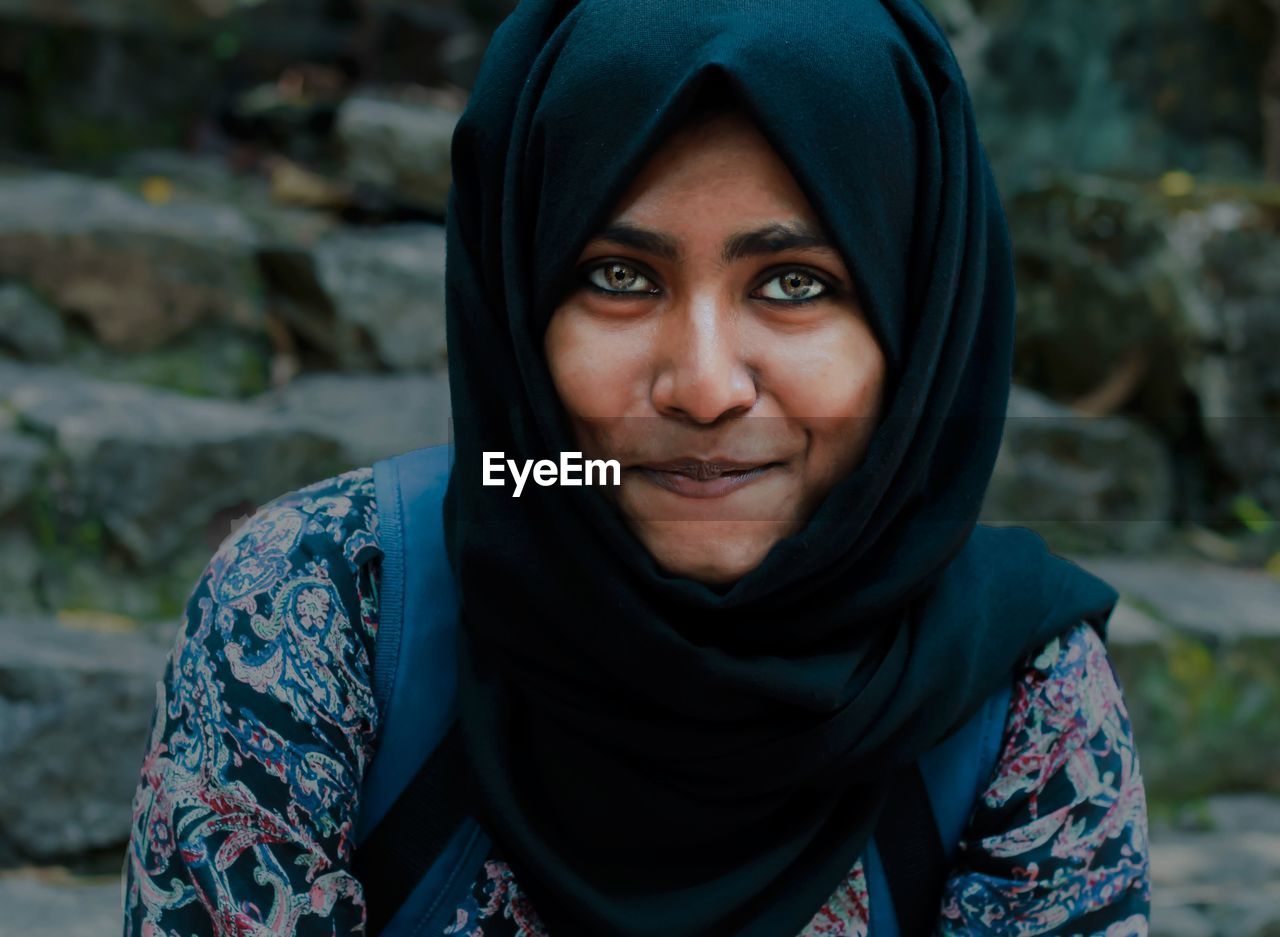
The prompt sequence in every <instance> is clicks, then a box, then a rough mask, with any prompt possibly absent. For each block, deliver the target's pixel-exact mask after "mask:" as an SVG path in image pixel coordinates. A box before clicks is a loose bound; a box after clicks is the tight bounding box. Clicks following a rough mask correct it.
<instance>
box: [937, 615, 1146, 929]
mask: <svg viewBox="0 0 1280 937" xmlns="http://www.w3.org/2000/svg"><path fill="white" fill-rule="evenodd" d="M957 873H958V874H957V875H956V876H955V877H954V878H953V880H952V881H951V882H950V883H949V885H948V890H947V895H946V901H945V902H944V915H943V919H944V922H945V924H946V926H944V928H943V933H946V934H951V933H969V932H971V931H970V930H969V929H968V928H970V927H976V926H977V923H978V922H981V921H992V920H1000V921H1003V922H1005V923H1006V924H1007V925H1008V926H1007V928H1004V929H1001V930H1000V931H999V932H1000V933H1015V932H1016V933H1037V934H1038V933H1045V932H1047V931H1049V930H1051V929H1053V928H1055V927H1062V926H1065V925H1066V924H1068V923H1069V924H1070V930H1071V932H1072V933H1089V934H1093V933H1099V934H1100V933H1102V932H1104V931H1105V932H1107V933H1112V931H1110V930H1108V929H1107V928H1111V927H1114V928H1116V931H1115V932H1116V933H1124V934H1137V933H1145V921H1146V915H1147V913H1148V909H1149V906H1150V885H1149V881H1150V871H1149V859H1148V848H1147V815H1146V793H1145V790H1144V787H1143V780H1142V772H1141V770H1140V766H1139V762H1138V753H1137V748H1136V746H1135V744H1134V739H1133V733H1132V730H1131V727H1130V722H1129V715H1128V712H1127V709H1126V707H1125V702H1124V694H1123V691H1122V689H1121V685H1120V681H1119V679H1118V678H1117V676H1116V672H1115V669H1114V667H1113V666H1112V663H1111V659H1110V657H1109V655H1108V654H1107V649H1106V646H1105V644H1104V643H1103V640H1102V637H1101V636H1100V635H1099V634H1098V632H1097V631H1096V630H1095V629H1094V628H1093V627H1092V626H1090V625H1088V624H1086V623H1084V622H1080V623H1078V624H1076V625H1075V626H1074V627H1072V628H1071V629H1070V630H1068V631H1066V632H1064V633H1063V634H1061V635H1059V636H1057V637H1055V638H1053V639H1051V640H1050V641H1048V642H1046V643H1045V644H1044V645H1043V646H1042V647H1040V648H1039V649H1038V650H1036V651H1035V652H1033V653H1031V654H1029V655H1028V656H1027V657H1026V658H1025V659H1024V660H1023V662H1022V666H1021V668H1020V669H1019V671H1018V674H1017V676H1016V678H1015V683H1014V692H1013V695H1012V698H1011V700H1010V704H1009V714H1008V720H1007V722H1006V725H1005V730H1004V737H1003V742H1002V748H1001V752H1000V756H999V759H998V762H997V766H996V770H995V772H994V774H993V775H992V777H991V780H990V783H989V784H988V786H987V788H986V790H985V791H983V793H982V795H981V796H980V797H979V799H978V802H977V804H975V809H974V812H973V814H972V815H971V817H970V819H969V827H968V830H967V831H966V834H965V838H964V839H963V840H962V843H961V852H960V858H959V868H958V870H957Z"/></svg>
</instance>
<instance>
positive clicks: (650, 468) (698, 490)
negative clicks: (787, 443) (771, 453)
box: [632, 457, 782, 498]
mask: <svg viewBox="0 0 1280 937" xmlns="http://www.w3.org/2000/svg"><path fill="white" fill-rule="evenodd" d="M781 467H782V463H781V462H741V461H738V460H734V459H723V458H712V459H698V458H692V457H690V458H681V459H669V460H667V461H664V462H646V463H644V464H643V465H635V466H632V469H633V470H634V471H636V472H638V473H639V474H641V475H642V476H643V477H645V478H646V479H648V480H649V481H651V482H653V483H654V484H655V485H657V486H658V487H660V488H665V489H666V490H667V491H670V492H673V493H675V494H678V495H682V496H683V497H686V498H722V497H724V496H725V495H728V494H731V493H733V492H735V491H737V490H739V489H741V488H745V487H747V486H748V485H750V484H752V483H754V482H756V481H758V480H759V479H760V478H762V477H764V476H765V475H767V474H768V473H769V472H770V471H772V470H773V469H776V468H781Z"/></svg>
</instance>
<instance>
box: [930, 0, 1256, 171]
mask: <svg viewBox="0 0 1280 937" xmlns="http://www.w3.org/2000/svg"><path fill="white" fill-rule="evenodd" d="M961 5H962V4H960V3H959V2H956V0H930V6H932V7H933V8H934V9H935V10H938V11H939V12H942V13H943V14H944V15H943V16H942V19H943V22H944V23H947V24H948V25H952V26H953V27H955V28H956V29H957V32H956V36H957V39H958V40H959V41H960V43H961V49H962V50H963V52H964V56H963V58H962V59H961V63H962V66H963V67H964V68H965V74H966V77H967V78H968V80H969V85H970V91H971V94H972V96H973V98H974V104H975V109H976V111H977V116H978V125H979V127H980V128H981V130H982V138H983V143H984V146H985V147H986V149H987V151H988V152H989V154H990V156H991V159H992V162H993V164H994V166H995V168H996V171H997V177H998V178H999V180H1000V182H1001V185H1002V187H1003V188H1005V189H1007V190H1008V191H1010V192H1011V191H1013V190H1014V189H1016V188H1020V187H1021V186H1022V185H1023V184H1025V183H1026V182H1027V180H1029V179H1031V178H1033V177H1034V176H1035V174H1036V173H1037V172H1038V171H1041V170H1045V169H1048V170H1061V169H1070V170H1081V171H1086V172H1116V173H1125V174H1132V175H1136V176H1146V177H1154V176H1158V175H1159V174H1160V173H1162V172H1164V171H1165V170H1166V169H1168V168H1171V167H1177V168H1182V169H1185V170H1187V171H1190V172H1193V173H1213V174H1216V175H1222V176H1252V175H1256V174H1257V173H1258V170H1259V158H1258V156H1259V154H1260V153H1261V150H1262V145H1261V143H1262V141H1261V128H1260V121H1259V119H1258V109H1259V101H1258V97H1259V94H1258V76H1259V75H1260V74H1261V73H1262V68H1263V63H1264V61H1265V60H1266V58H1267V55H1268V37H1269V36H1270V35H1271V32H1272V27H1273V23H1274V14H1271V13H1269V12H1268V11H1267V10H1266V9H1265V8H1264V6H1263V5H1262V4H1259V3H1257V2H1253V0H1225V2H1221V3H1214V4H1203V3H1197V2H1195V0H1171V2H1167V3H1162V4H1160V5H1159V7H1158V8H1155V7H1153V8H1150V9H1147V8H1144V7H1138V6H1133V5H1122V4H1112V5H1102V4H1099V5H1092V6H1090V7H1089V14H1088V15H1087V16H1082V15H1081V14H1080V6H1079V4H1078V3H1075V2H1072V0H1040V2H1037V3H1035V4H1026V3H976V2H974V3H972V4H971V5H972V6H973V7H975V8H976V9H977V10H978V16H979V18H980V19H981V23H982V30H981V33H980V35H979V36H978V37H977V39H978V43H977V46H976V48H971V47H972V46H973V45H974V41H973V30H972V29H969V30H965V28H964V27H965V26H966V25H967V22H966V21H967V18H966V17H964V16H957V15H956V14H955V13H954V8H955V7H959V6H961ZM975 65H976V66H977V67H975Z"/></svg>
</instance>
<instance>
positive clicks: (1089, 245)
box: [1006, 175, 1221, 435]
mask: <svg viewBox="0 0 1280 937" xmlns="http://www.w3.org/2000/svg"><path fill="white" fill-rule="evenodd" d="M1006 201H1007V208H1008V214H1009V224H1010V228H1011V232H1012V235H1013V243H1014V254H1015V261H1016V271H1017V280H1018V334H1017V339H1016V347H1015V366H1014V374H1015V378H1016V380H1018V382H1019V383H1022V384H1025V385H1026V386H1029V387H1033V388H1035V389H1037V390H1039V391H1041V392H1042V393H1044V394H1047V395H1048V396H1049V397H1051V398H1053V399H1055V400H1060V401H1066V400H1077V399H1080V398H1084V397H1086V396H1089V395H1096V393H1097V392H1098V390H1099V388H1101V387H1103V386H1105V385H1107V384H1108V382H1112V384H1113V385H1114V382H1115V381H1116V378H1117V374H1118V373H1119V372H1123V371H1124V370H1125V369H1126V368H1127V369H1129V370H1130V371H1132V372H1133V373H1132V376H1131V377H1130V378H1129V384H1130V386H1129V387H1128V388H1123V387H1121V388H1118V389H1117V390H1115V391H1113V392H1112V394H1111V396H1112V398H1113V399H1112V400H1111V401H1109V403H1110V406H1109V407H1108V408H1107V409H1108V412H1114V411H1120V410H1123V411H1124V412H1128V413H1131V414H1132V413H1136V414H1141V415H1143V416H1145V417H1147V418H1148V419H1149V420H1151V421H1152V422H1153V425H1156V426H1159V427H1162V428H1164V430H1165V432H1166V434H1167V435H1176V433H1177V432H1179V431H1182V430H1183V423H1185V422H1186V420H1187V419H1189V418H1188V417H1187V416H1185V415H1184V413H1183V411H1184V410H1185V409H1186V405H1185V402H1184V397H1185V388H1187V387H1189V386H1191V385H1192V376H1191V375H1192V373H1193V371H1194V369H1195V368H1197V367H1198V366H1199V365H1200V362H1201V361H1202V360H1203V359H1204V358H1205V357H1206V356H1207V355H1208V354H1210V352H1211V351H1212V350H1214V349H1216V348H1217V346H1218V344H1219V341H1220V336H1221V330H1220V326H1219V323H1218V321H1217V318H1216V316H1215V315H1214V312H1213V309H1212V307H1211V306H1210V305H1209V304H1208V302H1207V301H1206V300H1205V298H1204V296H1203V295H1202V294H1201V292H1200V291H1199V289H1198V285H1197V282H1196V280H1195V278H1194V277H1192V276H1190V275H1188V273H1187V271H1186V262H1185V260H1184V259H1183V258H1181V257H1180V256H1178V255H1176V254H1175V253H1174V252H1173V251H1172V250H1171V248H1170V244H1169V240H1168V238H1167V236H1166V233H1165V232H1166V229H1167V228H1168V226H1169V224H1170V221H1171V216H1172V215H1173V211H1172V209H1171V208H1170V207H1169V206H1168V205H1166V204H1165V202H1164V201H1162V200H1161V199H1160V198H1158V197H1154V196H1152V195H1150V194H1149V193H1148V192H1147V191H1146V190H1144V189H1143V188H1142V187H1140V186H1138V185H1136V184H1134V183H1127V182H1121V181H1119V180H1111V179H1103V178H1099V177H1089V176H1066V175H1061V176H1058V177H1056V178H1055V179H1054V180H1053V181H1051V182H1048V183H1046V184H1044V185H1043V186H1039V187H1036V188H1032V189H1028V190H1026V191H1023V192H1021V193H1019V194H1018V195H1016V196H1014V197H1011V198H1009V199H1007V200H1006Z"/></svg>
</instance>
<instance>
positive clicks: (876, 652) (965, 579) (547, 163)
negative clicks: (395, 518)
mask: <svg viewBox="0 0 1280 937" xmlns="http://www.w3.org/2000/svg"><path fill="white" fill-rule="evenodd" d="M709 80H711V81H719V82H722V83H724V84H725V85H727V86H728V87H730V88H731V89H732V91H733V93H734V94H735V95H736V96H737V97H738V98H739V99H740V100H741V102H742V103H744V104H745V105H746V107H747V109H748V112H749V113H750V114H751V115H752V116H753V118H754V119H755V121H756V122H757V124H758V126H759V127H760V129H761V130H762V132H764V134H765V136H766V137H767V138H768V139H769V141H770V142H771V144H772V145H773V146H774V147H775V149H776V150H777V151H778V152H779V154H780V155H781V156H782V158H783V159H784V161H785V162H786V163H787V165H788V166H789V167H790V168H791V171H792V173H793V174H794V175H795V177H796V179H797V181H798V182H799V184H800V185H801V188H802V189H803V190H804V191H805V193H806V195H807V196H808V198H809V201H810V203H811V204H812V205H813V207H814V210H815V211H816V212H817V213H818V215H819V216H820V218H821V220H822V221H823V223H824V224H825V226H826V228H827V230H828V232H829V233H830V235H831V236H832V237H833V238H834V239H835V242H836V244H837V245H838V247H839V248H840V250H841V253H842V254H843V255H844V258H845V260H846V263H847V265H848V268H849V270H850V272H851V274H852V276H853V277H854V279H855V281H856V282H857V286H858V293H859V298H860V301H861V304H862V306H863V308H864V309H865V311H866V314H867V316H868V318H869V321H870V322H871V324H872V327H873V329H874V331H875V333H876V336H877V338H878V339H879V341H880V343H881V346H882V348H883V350H884V353H885V357H886V361H887V365H888V368H887V376H886V381H887V383H886V385H885V387H886V390H885V393H886V398H885V399H886V410H885V416H884V418H883V420H882V422H881V423H880V425H879V426H878V427H877V430H876V432H875V434H874V435H873V437H872V439H871V442H870V445H869V448H868V450H867V454H866V456H865V458H864V460H863V462H862V463H861V464H860V465H859V467H858V468H857V469H856V470H855V471H853V472H852V473H851V474H850V475H849V476H848V477H847V478H845V479H843V480H842V481H841V482H840V483H839V484H838V485H837V486H836V487H835V488H834V489H833V490H832V491H831V492H830V493H829V495H828V496H827V498H826V499H825V501H824V502H823V503H822V505H821V506H820V508H819V510H818V511H817V513H816V514H815V515H814V516H813V517H812V519H811V520H810V522H809V523H808V525H807V526H806V527H804V528H803V530H801V531H800V532H799V533H798V534H796V535H794V536H792V537H789V538H787V539H786V540H783V541H782V542H780V543H779V544H778V545H776V546H775V547H774V549H773V550H772V551H771V552H770V554H769V555H768V557H767V558H766V559H765V560H764V562H763V563H762V564H761V565H760V566H759V567H757V568H756V569H755V570H753V571H752V572H751V573H749V574H748V575H747V576H745V577H744V578H742V579H741V580H739V581H738V582H736V583H734V584H733V585H732V587H730V588H727V589H725V588H720V589H716V588H712V587H710V586H707V585H705V584H702V583H699V582H695V581H692V580H689V579H682V578H678V577H674V576H670V575H666V574H664V573H663V572H661V571H660V570H659V569H658V568H657V567H656V565H655V563H654V561H653V559H652V557H651V556H650V555H649V554H648V552H647V551H646V550H645V549H644V547H643V546H642V545H641V544H640V542H639V541H638V540H637V539H636V538H635V537H634V536H633V535H632V534H631V533H630V532H629V530H628V529H627V528H626V526H625V524H624V523H623V521H622V518H621V515H620V514H619V513H618V512H617V511H616V510H615V509H614V508H613V507H612V505H611V504H610V502H608V500H607V499H606V498H605V496H604V495H603V494H602V493H601V491H599V490H598V489H594V488H561V487H546V488H536V487H534V486H529V487H528V488H526V489H525V491H524V493H523V495H522V496H521V497H520V498H519V499H514V498H512V497H511V496H510V489H507V488H494V487H485V486H483V485H482V484H481V479H482V473H481V453H482V452H484V451H487V450H501V451H503V452H505V453H506V456H507V457H508V458H514V459H521V460H523V459H535V458H554V457H555V456H556V454H557V453H559V452H561V451H566V450H568V451H574V450H577V449H578V448H579V446H578V445H577V444H576V443H575V442H574V438H573V436H572V433H571V431H570V428H569V424H568V421H567V418H566V415H565V413H564V411H563V408H562V406H561V405H560V403H559V399H558V397H557V395H556V392H555V389H554V387H553V385H552V382H551V377H550V373H549V371H548V368H547V366H546V363H545V360H544V356H543V351H542V337H543V333H544V330H545V328H546V325H547V321H548V318H549V316H550V313H551V311H552V310H553V309H554V307H555V306H556V305H557V303H558V301H559V300H560V298H561V297H562V295H563V294H564V292H565V290H566V289H567V288H568V286H569V283H570V282H571V278H572V276H573V275H574V268H575V266H576V261H577V257H578V255H579V253H580V251H581V249H582V246H583V245H584V244H585V243H586V241H587V240H588V239H589V238H590V236H591V235H592V234H593V233H594V232H595V230H597V229H598V228H599V227H600V226H601V225H602V224H603V223H604V222H605V221H607V220H608V216H609V213H610V211H611V209H612V207H613V206H614V205H615V203H616V201H617V199H618V198H619V197H620V196H621V194H622V192H623V191H624V190H625V188H626V187H627V184H628V182H629V180H630V179H631V177H632V176H633V175H634V174H635V173H636V172H637V171H638V170H639V168H640V167H641V166H642V165H643V164H644V162H645V161H646V159H647V157H648V156H649V155H650V154H651V153H652V152H653V151H654V149H655V148H656V146H657V144H658V143H659V142H661V140H662V138H663V136H664V135H665V134H667V133H669V132H670V130H671V129H672V128H673V127H675V126H677V125H678V123H679V121H680V119H681V116H682V114H683V113H684V112H685V111H686V110H687V108H688V107H689V106H690V103H691V102H692V101H694V100H695V98H696V97H697V92H698V91H699V89H700V88H702V87H703V85H704V83H706V82H707V81H709ZM452 157H453V172H454V183H453V189H452V192H451V196H450V202H449V212H448V242H447V251H448V254H447V262H446V288H447V308H448V340H449V359H450V385H451V389H452V394H453V412H454V438H455V443H456V450H455V459H456V461H455V466H454V471H453V475H452V480H451V482H450V487H449V491H448V496H447V499H446V507H445V523H446V530H447V537H448V549H449V554H450V560H451V563H452V565H453V567H454V570H455V574H456V576H457V579H458V582H459V586H460V590H461V596H462V618H463V620H462V625H463V632H462V640H461V648H460V660H459V667H460V684H461V688H460V697H459V706H460V718H461V725H462V730H463V738H464V741H465V744H466V748H467V751H468V753H469V764H470V766H471V770H472V771H473V772H474V775H475V790H476V794H477V797H478V803H477V805H476V809H477V810H478V811H479V814H480V816H481V817H482V819H483V820H484V822H485V824H486V826H487V827H488V829H489V830H490V832H491V833H492V834H493V836H494V837H495V839H496V841H497V842H498V843H499V845H500V847H501V848H502V849H503V851H504V853H505V854H506V855H507V857H508V858H509V861H510V862H511V864H512V866H513V868H514V869H515V871H516V874H517V877H518V878H519V880H520V881H521V882H522V883H523V884H524V887H525V889H526V890H527V891H528V892H529V894H530V895H531V898H532V900H533V904H534V906H535V907H536V908H537V909H538V911H539V913H540V915H541V917H542V918H543V919H544V921H545V922H546V924H547V926H548V929H549V931H550V933H551V934H552V935H553V937H576V935H583V934H590V935H606V934H607V935H652V937H657V935H662V937H678V935H699V937H706V935H767V937H787V935H793V934H795V933H797V932H799V931H800V930H801V929H802V928H803V927H804V925H805V924H806V923H807V922H808V921H809V919H810V918H811V917H812V915H813V914H814V913H815V912H816V911H817V910H818V909H819V908H820V907H821V906H822V904H823V903H824V901H826V899H827V898H828V897H829V896H830V894H831V893H832V892H833V891H834V889H835V888H836V886H837V885H838V884H839V882H840V881H841V879H842V878H843V877H844V876H845V875H846V874H847V873H848V871H849V869H850V868H851V867H852V865H853V863H854V861H855V860H856V859H857V858H858V857H859V855H860V854H861V853H862V852H863V850H864V848H865V846H866V844H867V842H868V838H869V836H870V834H871V831H872V829H873V826H874V823H875V820H876V818H877V815H878V812H879V810H880V809H881V806H882V804H883V801H884V798H885V795H886V793H887V787H888V783H887V779H888V778H890V777H892V775H893V773H894V771H895V770H896V769H897V768H898V767H899V766H900V765H901V764H903V763H904V762H906V761H908V760H910V759H912V758H913V757H915V756H916V755H917V754H919V753H920V752H922V751H924V750H926V749H928V748H929V747H931V746H932V745H934V744H935V743H937V742H938V741H940V740H941V739H942V738H943V737H944V736H946V735H947V733H948V732H949V731H951V730H952V729H954V728H955V727H957V726H958V725H960V724H961V723H962V722H963V721H964V720H965V719H966V718H967V717H968V716H969V715H971V714H972V713H973V712H974V711H975V710H976V709H977V708H978V707H979V706H980V705H981V703H982V701H983V699H984V698H985V697H986V696H987V695H988V694H990V693H991V692H992V691H993V690H995V689H996V688H997V687H998V686H999V685H1000V684H1001V683H1002V682H1003V681H1007V680H1009V679H1011V674H1012V669H1013V667H1014V665H1015V664H1016V662H1017V661H1018V660H1019V658H1021V657H1022V655H1024V654H1025V653H1027V652H1028V651H1030V650H1032V649H1035V648H1037V647H1039V646H1040V645H1041V644H1043V643H1044V642H1045V641H1047V640H1048V639H1049V638H1051V637H1053V636H1054V635H1056V634H1059V633H1061V632H1063V631H1065V630H1066V629H1068V628H1070V627H1071V626H1072V625H1073V624H1075V623H1076V622H1078V621H1080V620H1081V619H1082V618H1084V619H1087V620H1089V621H1090V622H1092V623H1093V624H1094V625H1095V626H1096V627H1097V628H1098V629H1099V630H1100V631H1101V630H1102V629H1103V627H1104V625H1105V621H1106V618H1107V615H1108V614H1109V612H1110V610H1111V607H1112V606H1113V604H1114V602H1115V599H1116V595H1115V592H1114V591H1113V590H1112V589H1111V588H1110V587H1109V586H1108V585H1106V584H1105V583H1104V582H1102V581H1100V580H1098V579H1096V578H1094V577H1093V576H1091V575H1088V574H1087V573H1085V572H1084V571H1082V570H1081V569H1079V568H1078V567H1076V566H1075V565H1073V564H1071V563H1069V562H1067V561H1065V560H1062V559H1059V558H1057V557H1055V556H1053V555H1051V554H1050V553H1048V551H1047V550H1046V548H1045V546H1044V543H1043V541H1041V540H1040V538H1039V537H1038V536H1036V535H1035V534H1033V533H1031V532H1030V531H1028V530H1025V529H1021V528H1004V529H994V528H988V527H984V526H978V525H976V523H975V522H976V517H977V513H978V509H979V505H980V503H981V501H982V496H983V493H984V490H985V488H986V485H987V482H988V478H989V476H990V472H991V469H992V465H993V462H994V459H995V455H996V450H997V448H998V445H999V440H1000V434H1001V430H1002V425H1003V418H1004V412H1005V404H1006V400H1007V396H1008V392H1009V378H1010V369H1011V348H1012V336H1013V325H1014V292H1013V275H1012V267H1011V261H1010V250H1009V243H1008V234H1007V230H1006V227H1005V221H1004V216H1003V213H1002V210H1001V207H1000V203H999V199H998V195H997V192H996V189H995V186H994V183H993V181H992V177H991V174H990V171H989V169H988V166H987V162H986V159H985V157H984V154H983V151H982V149H981V146H980V144H979V141H978V137H977V135H976V133H975V130H974V123H973V114H972V110H971V106H970V102H969V98H968V94H967V92H966V90H965V87H964V83H963V81H962V79H961V77H960V73H959V69H958V66H957V65H956V61H955V59H954V57H953V56H952V54H951V52H950V49H949V47H948V45H947V43H946V41H945V39H944V37H943V35H942V33H941V31H940V29H939V28H938V26H937V25H936V23H935V22H934V21H933V19H932V18H931V17H930V16H929V15H928V13H926V12H925V10H924V9H923V8H922V7H921V6H920V4H919V3H918V2H916V0H786V2H777V0H582V2H577V3H575V2H572V0H523V2H521V3H520V4H519V6H518V7H517V8H516V10H515V12H514V13H513V14H512V15H511V16H510V17H509V18H508V19H507V20H506V21H505V22H504V23H503V25H502V26H501V27H500V28H499V30H498V31H497V33H496V35H495V36H494V38H493V40H492V44H491V46H490V48H489V50H488V52H487V53H486V55H485V59H484V63H483V66H482V68H481V71H480V75H479V78H478V80H477V83H476V86H475V90H474V92H473V95H472V97H471V101H470V103H469V105H468V107H467V109H466V112H465V113H464V114H463V116H462V119H461V121H460V123H459V125H458V128H457V131H456V133H455V136H454V142H453V153H452Z"/></svg>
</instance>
